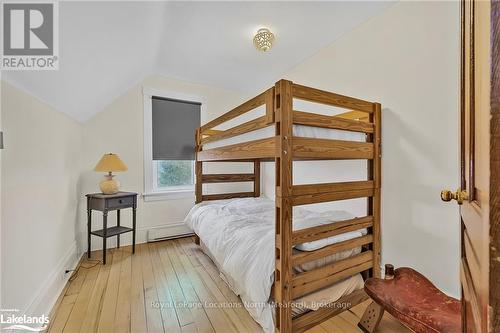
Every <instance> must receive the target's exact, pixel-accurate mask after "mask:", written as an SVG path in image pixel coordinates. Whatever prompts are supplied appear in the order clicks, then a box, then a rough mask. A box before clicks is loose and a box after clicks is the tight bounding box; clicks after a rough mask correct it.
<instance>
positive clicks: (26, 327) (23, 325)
mask: <svg viewBox="0 0 500 333" xmlns="http://www.w3.org/2000/svg"><path fill="white" fill-rule="evenodd" d="M18 312H19V310H17V309H12V310H8V309H2V310H0V325H2V328H1V329H2V330H7V331H8V330H21V331H30V332H42V331H45V330H46V329H47V327H48V325H49V317H47V316H46V315H41V316H27V315H22V316H21V315H17V314H16V313H18Z"/></svg>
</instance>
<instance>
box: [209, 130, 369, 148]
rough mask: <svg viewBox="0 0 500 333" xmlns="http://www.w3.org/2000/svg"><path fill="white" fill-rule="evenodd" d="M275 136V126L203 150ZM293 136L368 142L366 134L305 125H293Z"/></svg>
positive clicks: (223, 141)
mask: <svg viewBox="0 0 500 333" xmlns="http://www.w3.org/2000/svg"><path fill="white" fill-rule="evenodd" d="M274 135H275V128H274V126H268V127H265V128H261V129H259V130H256V131H252V132H248V133H244V134H240V135H236V136H234V137H231V138H227V139H222V140H218V141H214V142H209V143H206V144H204V145H203V150H206V149H213V148H219V147H224V146H229V145H234V144H237V143H243V142H248V141H252V140H259V139H265V138H270V137H273V136H274ZM293 135H294V136H300V137H308V138H316V139H330V140H346V141H358V142H366V134H365V133H358V132H351V131H343V130H336V129H330V128H322V127H314V126H304V125H293Z"/></svg>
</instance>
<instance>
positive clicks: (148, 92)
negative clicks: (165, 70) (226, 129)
mask: <svg viewBox="0 0 500 333" xmlns="http://www.w3.org/2000/svg"><path fill="white" fill-rule="evenodd" d="M142 94H143V101H144V193H143V197H144V201H158V200H168V199H179V198H192V199H194V197H195V193H194V189H195V185H190V186H172V187H169V189H168V190H166V189H161V188H158V187H157V186H156V179H155V177H156V174H157V170H156V167H155V163H153V103H152V98H153V96H156V97H162V98H170V99H178V100H181V101H189V102H196V103H201V108H200V112H203V107H204V104H205V103H204V100H203V98H202V97H200V96H196V95H189V94H185V93H179V92H176V91H162V90H158V89H154V88H150V87H143V88H142ZM200 125H201V124H200ZM193 137H194V133H193ZM193 172H195V170H194V166H193ZM195 182H196V179H195Z"/></svg>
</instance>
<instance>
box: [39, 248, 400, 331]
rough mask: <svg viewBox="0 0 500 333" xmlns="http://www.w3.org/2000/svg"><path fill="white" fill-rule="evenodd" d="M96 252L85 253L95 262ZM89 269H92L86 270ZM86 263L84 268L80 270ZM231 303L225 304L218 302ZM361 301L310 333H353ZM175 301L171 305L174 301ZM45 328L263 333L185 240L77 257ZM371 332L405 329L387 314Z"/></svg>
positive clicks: (362, 307)
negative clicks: (104, 255) (104, 261)
mask: <svg viewBox="0 0 500 333" xmlns="http://www.w3.org/2000/svg"><path fill="white" fill-rule="evenodd" d="M100 256H101V252H100V251H98V252H95V253H93V254H92V259H100ZM92 266H93V267H92ZM84 267H90V268H84ZM221 304H230V305H232V306H225V307H222V306H220V305H221ZM368 304H369V303H368V302H365V303H363V304H360V305H358V306H356V307H355V308H353V309H351V310H349V311H345V312H344V313H342V314H340V315H339V316H336V317H334V318H332V319H330V320H328V321H326V322H324V323H322V324H320V325H318V326H316V327H314V328H312V329H311V330H309V331H308V332H310V333H326V332H344V333H354V332H355V333H360V332H361V330H359V329H358V328H357V326H356V325H357V323H358V321H359V318H360V317H361V316H362V314H363V311H364V309H365V308H366V306H367V305H368ZM173 305H176V306H173ZM49 332H51V333H59V332H67V333H76V332H81V333H90V332H102V333H111V332H119V333H128V332H140V333H157V332H165V333H171V332H179V333H196V332H198V333H214V332H262V329H261V328H260V326H259V325H258V324H256V323H255V322H254V321H253V319H252V318H251V317H250V315H249V314H248V312H247V311H246V310H245V308H244V307H243V305H242V304H241V301H240V299H239V298H238V297H237V296H236V295H235V294H234V293H233V292H232V291H231V290H230V289H229V287H228V286H227V285H226V284H225V282H224V281H223V280H222V279H221V278H220V277H219V274H218V272H217V268H216V267H215V266H214V264H213V263H212V261H211V260H210V259H209V258H208V257H207V256H206V255H205V254H204V253H203V252H202V251H201V250H200V249H199V248H198V246H196V245H195V244H194V242H193V239H192V238H184V239H178V240H169V241H164V242H158V243H149V244H139V245H138V246H136V253H135V255H132V254H131V247H130V246H127V247H123V248H121V249H112V250H108V264H107V265H105V266H103V265H101V264H98V265H95V262H94V261H87V260H86V258H85V259H83V260H82V263H81V268H80V269H79V271H78V273H77V274H75V276H74V278H73V279H72V281H71V282H70V283H69V284H68V286H67V287H66V289H65V290H64V292H63V295H61V297H59V300H58V302H57V304H56V306H55V308H54V310H53V314H52V316H51V323H50V327H49ZM378 332H383V333H405V332H410V331H409V330H408V329H406V328H405V327H404V326H402V325H401V324H399V323H398V322H397V321H395V320H394V319H393V318H392V317H390V315H388V314H386V315H385V316H384V318H383V319H382V323H381V325H380V327H379V330H378Z"/></svg>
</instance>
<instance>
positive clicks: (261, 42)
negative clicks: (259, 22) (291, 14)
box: [253, 28, 274, 52]
mask: <svg viewBox="0 0 500 333" xmlns="http://www.w3.org/2000/svg"><path fill="white" fill-rule="evenodd" d="M273 42H274V35H273V33H272V32H271V31H269V29H267V28H261V29H259V31H257V33H256V34H255V37H254V38H253V45H255V47H256V48H257V50H259V51H264V52H266V51H269V49H270V48H271V47H272V46H273Z"/></svg>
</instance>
